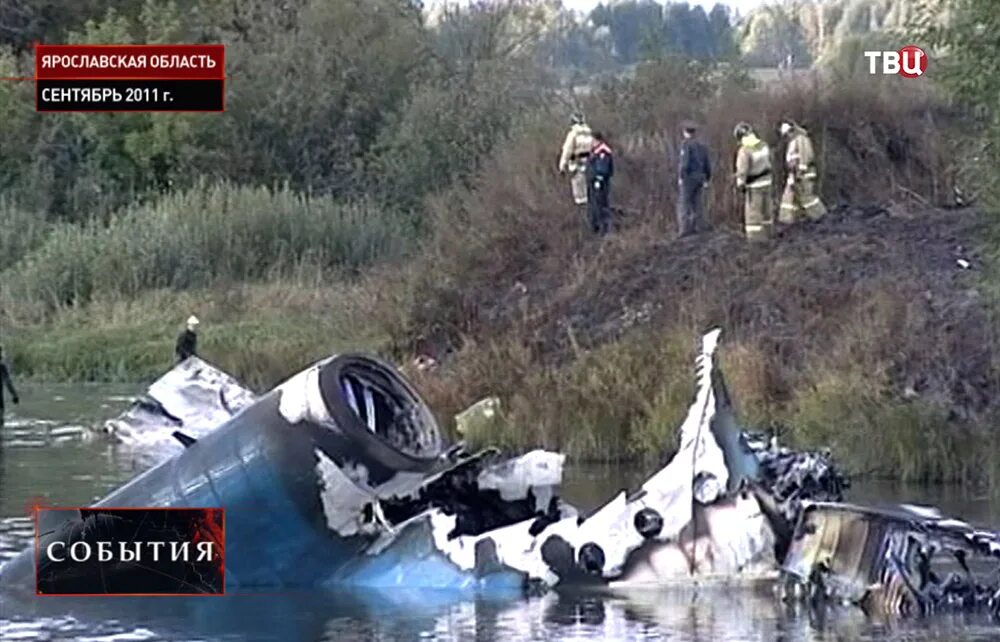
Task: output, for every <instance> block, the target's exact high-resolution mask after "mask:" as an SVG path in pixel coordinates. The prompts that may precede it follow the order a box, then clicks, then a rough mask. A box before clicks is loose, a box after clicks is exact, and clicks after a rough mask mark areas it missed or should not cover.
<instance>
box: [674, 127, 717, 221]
mask: <svg viewBox="0 0 1000 642" xmlns="http://www.w3.org/2000/svg"><path fill="white" fill-rule="evenodd" d="M682 127H683V131H684V140H683V141H682V142H681V157H680V163H679V165H678V167H679V172H678V177H677V185H678V187H680V193H679V194H678V197H677V232H678V234H679V235H680V236H689V235H691V234H695V233H696V232H700V231H702V230H705V229H708V224H707V223H706V221H705V207H704V195H703V192H704V190H705V187H706V186H707V185H708V182H709V181H710V180H711V179H712V164H711V161H709V159H708V148H707V147H705V145H703V144H702V143H701V142H699V141H698V140H697V139H696V138H695V133H696V132H697V128H696V126H695V124H694V123H692V122H685V123H684V124H683V125H682Z"/></svg>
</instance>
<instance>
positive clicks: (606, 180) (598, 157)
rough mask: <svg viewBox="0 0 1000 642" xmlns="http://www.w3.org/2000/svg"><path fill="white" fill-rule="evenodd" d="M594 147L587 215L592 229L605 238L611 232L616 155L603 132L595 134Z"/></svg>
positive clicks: (590, 166)
mask: <svg viewBox="0 0 1000 642" xmlns="http://www.w3.org/2000/svg"><path fill="white" fill-rule="evenodd" d="M593 138H594V146H593V147H592V148H591V149H590V156H589V157H588V158H587V213H588V215H589V218H590V229H591V230H593V231H594V233H595V234H600V235H601V236H604V235H605V234H607V233H608V232H610V231H611V202H610V192H611V177H612V176H614V174H615V162H614V155H613V154H612V152H611V147H610V146H609V145H608V143H607V141H606V140H604V135H603V134H602V133H601V132H594V133H593Z"/></svg>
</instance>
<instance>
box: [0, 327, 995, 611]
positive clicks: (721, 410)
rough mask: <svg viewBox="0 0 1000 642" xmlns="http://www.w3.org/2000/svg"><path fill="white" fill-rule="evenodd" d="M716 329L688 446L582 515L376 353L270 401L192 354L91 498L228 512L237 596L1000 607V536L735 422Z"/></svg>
mask: <svg viewBox="0 0 1000 642" xmlns="http://www.w3.org/2000/svg"><path fill="white" fill-rule="evenodd" d="M719 335H720V331H719V330H718V329H715V330H712V331H710V332H708V333H707V334H706V335H705V336H704V337H703V338H702V342H701V346H700V350H699V351H698V355H697V359H696V366H697V373H696V374H697V386H696V394H695V398H694V400H693V402H692V404H691V407H690V410H689V412H688V415H687V416H686V418H685V420H684V422H683V423H682V425H681V426H680V427H679V429H678V433H679V441H678V444H677V447H676V449H674V453H673V456H672V457H671V458H670V459H669V461H667V463H666V464H665V465H664V466H663V467H662V468H661V469H660V470H658V471H657V472H656V473H654V474H653V475H652V476H651V477H649V478H648V479H647V480H646V481H645V482H644V483H643V484H642V485H641V486H640V487H639V488H636V489H631V490H627V489H626V490H622V491H621V492H620V493H619V494H617V495H616V496H615V497H613V498H611V499H610V500H609V501H607V502H606V503H605V504H603V505H602V506H600V507H598V508H597V509H595V510H593V511H590V512H587V513H581V512H579V511H578V510H577V509H576V508H575V507H573V506H571V505H569V504H567V503H566V502H564V501H563V500H562V499H561V498H560V496H559V486H560V483H561V481H562V468H563V464H564V461H565V456H564V455H562V454H559V453H553V452H546V451H542V450H536V451H532V452H529V453H526V454H524V455H521V456H518V457H513V458H504V457H503V456H502V455H501V454H500V453H499V452H498V451H497V450H496V449H486V450H482V451H479V452H469V451H468V450H467V449H466V448H465V446H464V445H463V444H461V443H458V444H450V443H448V442H447V441H446V440H445V439H444V438H443V436H442V434H441V431H440V429H439V427H438V426H437V424H436V422H435V420H434V417H433V415H432V414H431V412H430V410H429V409H428V408H427V406H426V405H425V404H424V402H423V401H422V400H421V399H420V397H419V395H418V394H417V392H416V391H415V390H414V389H413V388H412V386H411V385H410V384H409V383H408V382H407V381H406V380H405V379H404V378H403V377H402V375H400V373H399V372H398V371H397V370H396V369H395V368H393V367H392V366H391V365H389V364H386V363H383V362H382V361H379V360H378V359H374V358H371V357H366V356H363V355H340V356H333V357H330V358H328V359H325V360H323V361H320V362H318V363H316V364H313V365H312V366H310V367H309V368H307V369H306V370H304V371H302V372H301V373H299V374H297V375H295V376H294V377H292V378H291V379H289V380H288V381H286V382H285V383H283V384H281V385H280V386H278V387H277V388H275V389H274V390H272V391H270V392H268V393H266V394H264V395H260V396H257V395H254V394H253V393H252V392H251V391H249V390H247V389H246V388H244V387H243V386H241V385H240V384H239V383H238V382H236V381H235V380H234V379H233V378H232V377H230V376H229V375H227V374H225V373H224V372H221V371H220V370H218V369H216V368H214V367H213V366H211V365H210V364H207V363H205V362H203V361H201V360H199V359H197V358H192V359H189V360H187V361H185V362H183V363H181V364H179V365H178V366H177V367H176V368H175V369H174V370H172V371H170V372H168V373H167V374H166V375H164V377H163V378H161V379H160V380H158V381H157V382H156V383H154V384H153V386H151V388H150V389H149V391H148V392H147V394H146V395H145V396H144V397H143V398H142V399H140V400H139V401H137V402H136V403H135V404H134V405H133V406H132V407H131V408H130V409H129V410H127V411H126V412H125V413H124V414H123V415H121V416H120V417H117V418H115V419H113V420H111V421H109V422H108V423H107V424H106V427H107V430H106V432H107V433H108V434H109V435H110V436H111V438H112V439H115V440H117V441H119V442H121V443H122V444H123V445H124V446H126V447H129V448H135V449H137V450H138V451H141V452H142V453H143V456H144V457H145V459H144V461H147V462H148V463H149V464H150V466H151V467H150V468H149V469H148V470H146V471H145V472H144V473H142V474H141V475H140V476H138V477H137V478H135V479H134V480H132V481H131V482H129V483H127V484H126V485H124V486H123V487H121V488H119V489H117V490H116V491H114V492H112V493H111V494H110V495H108V496H107V497H105V498H104V499H102V500H101V501H100V502H98V503H97V504H96V505H95V506H97V507H128V506H167V507H169V506H200V507H223V508H225V509H226V511H227V512H226V524H227V551H228V556H227V560H226V568H227V572H228V577H227V586H228V585H232V586H235V587H237V588H240V589H242V590H246V589H253V588H260V587H277V586H280V587H286V586H306V587H310V586H311V587H324V588H338V589H339V588H344V587H347V588H351V587H377V588H383V589H384V588H389V587H403V588H437V589H452V590H459V591H477V592H481V591H515V592H531V593H536V592H544V591H546V590H549V589H553V588H555V589H560V588H562V587H570V586H579V585H586V586H601V587H608V588H611V589H617V588H619V587H622V588H627V587H631V586H636V585H664V584H669V583H677V582H681V583H683V582H686V581H691V580H698V581H704V580H710V579H716V578H718V579H724V580H725V581H727V582H732V581H734V580H740V579H745V580H756V579H760V578H766V579H777V580H780V581H779V586H781V587H782V588H783V589H784V591H783V595H784V597H785V598H786V599H796V598H803V599H809V600H810V601H811V602H812V603H813V604H821V603H826V602H837V603H840V602H848V603H852V604H857V605H858V606H861V607H862V608H864V609H866V610H868V611H880V612H890V613H899V614H904V615H906V614H920V613H931V612H935V611H940V610H944V609H986V610H989V611H991V612H992V613H994V614H997V613H998V612H1000V606H998V605H1000V591H998V589H1000V582H998V580H997V576H996V573H995V567H996V565H995V563H994V564H993V565H992V566H990V568H989V570H988V571H987V572H985V573H984V572H980V569H982V568H983V565H982V561H983V560H984V559H985V560H991V559H992V558H995V557H997V556H998V555H1000V538H998V536H997V534H995V533H993V532H990V531H983V530H976V529H974V528H973V527H971V526H968V525H966V524H964V523H962V522H957V521H955V520H947V519H944V518H942V517H941V516H940V515H937V514H936V513H933V512H931V511H928V510H927V509H919V508H916V507H901V508H897V509H891V510H878V509H873V508H866V507H861V506H854V505H850V504H845V503H842V502H843V500H844V494H845V491H846V490H847V489H848V488H849V481H848V479H847V478H846V476H845V475H844V474H843V473H842V472H841V471H840V470H839V469H838V468H837V466H836V464H835V462H834V460H833V459H832V457H831V455H830V453H829V452H802V451H796V450H792V449H789V448H783V447H778V446H777V445H776V444H774V443H773V442H772V441H771V440H769V439H768V438H767V436H766V435H764V434H762V433H749V432H745V431H743V430H741V429H740V427H739V426H738V425H737V423H736V420H735V415H734V413H733V409H732V403H731V399H730V396H729V392H728V390H727V388H726V385H725V381H724V378H723V376H722V373H721V371H720V370H719V369H718V367H717V365H716V364H715V352H716V348H717V345H718V339H719ZM496 403H498V402H491V403H490V404H489V408H490V409H495V407H496ZM55 536H57V535H56V534H53V533H50V534H47V535H45V537H43V542H42V544H44V543H45V541H44V540H45V538H51V537H55ZM991 572H992V575H991V574H990V573H991ZM32 577H33V556H32V551H31V550H28V551H25V552H24V553H22V554H21V555H20V556H19V557H17V558H15V559H14V560H12V561H11V562H8V563H7V564H6V565H4V566H3V567H0V585H3V586H4V587H5V590H6V589H8V588H16V587H21V588H25V587H28V588H30V583H31V578H32Z"/></svg>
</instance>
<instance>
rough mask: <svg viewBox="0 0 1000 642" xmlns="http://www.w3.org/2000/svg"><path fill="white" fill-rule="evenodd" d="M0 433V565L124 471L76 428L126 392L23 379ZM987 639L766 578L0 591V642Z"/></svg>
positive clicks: (947, 496) (599, 492)
mask: <svg viewBox="0 0 1000 642" xmlns="http://www.w3.org/2000/svg"><path fill="white" fill-rule="evenodd" d="M22 388H23V389H22V403H21V405H20V406H15V407H12V408H9V409H8V415H7V425H6V428H5V429H4V433H3V435H2V436H0V439H2V443H3V454H2V455H0V560H3V559H6V558H8V557H10V556H11V555H13V554H14V553H15V552H16V551H18V550H20V549H22V548H23V547H24V546H26V545H28V544H29V543H30V541H31V537H32V530H31V522H30V520H29V519H28V518H27V517H26V516H27V514H28V511H29V510H30V506H32V505H33V504H35V503H36V502H42V503H44V504H46V505H56V506H58V505H63V506H74V505H85V504H88V503H90V502H91V501H93V500H95V499H97V498H99V497H101V496H103V495H104V494H106V493H107V492H108V491H109V490H110V489H112V488H114V487H115V486H117V485H119V484H120V483H122V482H123V481H125V480H127V479H130V478H131V477H132V476H134V475H135V473H136V470H135V467H134V464H133V462H132V459H131V458H130V457H128V456H127V454H125V453H123V452H120V451H119V450H116V449H115V448H114V447H113V446H110V445H109V444H108V443H107V442H105V441H104V440H102V439H100V438H89V439H88V438H86V436H87V435H89V434H90V433H89V432H88V431H87V430H86V429H85V427H86V426H90V425H95V424H96V423H98V422H99V420H100V419H103V418H106V417H110V416H112V415H114V414H117V412H119V411H120V410H121V409H122V408H124V407H125V406H126V405H127V404H128V402H129V400H130V398H131V396H132V395H133V394H134V393H135V392H136V386H62V385H59V386H57V385H46V386H29V385H24V386H22ZM648 472H651V471H643V470H634V469H629V470H622V469H621V468H615V467H606V466H573V465H571V466H569V467H568V469H567V471H566V476H565V483H564V486H563V496H564V497H565V498H566V499H567V500H568V501H570V502H572V503H574V504H576V505H577V506H579V507H582V508H590V507H594V506H597V505H598V504H599V503H600V502H602V501H603V500H605V499H608V498H609V497H611V495H612V494H613V493H615V492H616V491H617V490H619V489H621V488H623V487H625V486H629V485H635V484H636V483H637V482H639V481H641V479H642V478H643V477H644V475H645V474H646V473H648ZM849 497H850V499H852V500H855V501H861V502H868V503H874V504H887V503H895V502H910V503H924V504H934V505H937V506H939V507H940V508H941V509H942V510H944V511H945V512H946V513H949V514H952V515H955V516H958V517H962V518H964V519H966V520H968V521H971V522H973V523H975V524H979V525H982V526H986V527H990V528H1000V502H998V501H997V500H996V499H992V498H990V497H988V496H985V495H984V496H977V495H975V494H971V493H969V492H967V491H964V490H963V489H959V488H952V487H933V488H926V487H908V486H901V485H896V484H875V483H856V484H855V487H854V488H852V489H851V491H850V495H849ZM998 639H1000V626H997V625H995V624H993V623H992V622H990V621H989V620H988V619H986V618H983V617H980V616H958V617H955V616H951V617H936V618H928V619H923V620H908V621H879V620H876V619H870V618H867V617H865V616H864V614H862V613H861V612H860V610H858V609H855V608H853V607H843V608H836V609H831V610H828V611H826V612H825V613H822V614H820V613H814V612H810V611H809V610H808V609H804V608H802V607H798V606H796V607H791V606H786V605H784V604H782V603H781V602H780V601H778V600H777V599H776V598H775V597H774V595H773V593H772V590H771V587H769V586H757V587H745V588H733V587H730V588H722V587H702V588H700V589H691V588H672V589H669V590H657V591H652V590H650V591H640V592H630V593H628V594H595V593H579V594H572V595H557V594H554V593H552V594H549V595H546V596H544V597H540V598H525V599H510V600H505V601H486V600H466V601H456V600H453V599H450V597H449V596H448V595H441V594H436V593H434V592H429V591H419V592H414V593H408V592H393V593H379V594H373V593H364V592H353V593H351V594H335V593H308V594H304V593H287V592H286V593H268V594H260V593H258V594H243V595H241V594H234V595H227V596H225V597H219V598H210V597H208V598H206V597H195V598H175V597H160V598H86V597H81V598H59V597H48V598H36V599H34V600H32V601H31V602H30V603H27V604H23V603H14V602H13V601H12V600H11V599H10V598H4V597H0V640H3V641H4V642H8V641H13V640H19V641H28V642H33V641H43V640H80V641H82V642H88V641H90V642H98V641H99V642H112V641H115V642H116V641H122V642H124V641H126V640H177V641H179V640H206V641H208V640H211V641H217V640H261V641H263V640H281V641H288V642H295V641H298V640H303V641H321V640H322V641H330V642H334V641H340V640H369V641H379V642H400V641H403V640H456V641H457V640H462V641H465V640H477V641H482V642H494V641H496V642H513V641H515V640H553V641H566V640H673V641H677V642H723V641H745V640H747V641H749V640H760V641H767V642H771V641H777V640H780V641H784V642H799V641H802V642H805V641H809V642H813V641H821V640H830V641H833V640H836V641H840V640H873V641H874V640H901V641H902V640H906V641H914V642H916V641H925V640H926V641H930V640H941V641H945V640H947V641H956V642H958V641H973V640H976V641H978V640H998Z"/></svg>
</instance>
